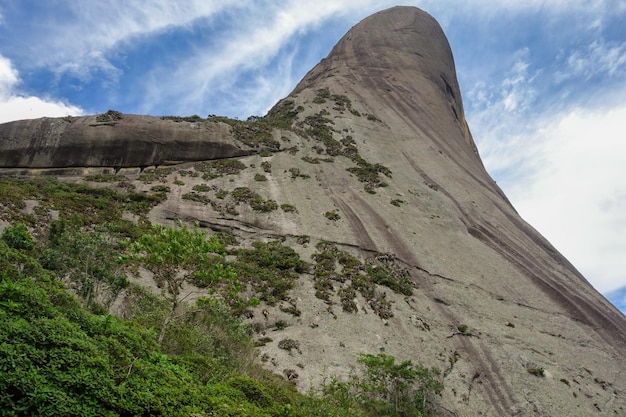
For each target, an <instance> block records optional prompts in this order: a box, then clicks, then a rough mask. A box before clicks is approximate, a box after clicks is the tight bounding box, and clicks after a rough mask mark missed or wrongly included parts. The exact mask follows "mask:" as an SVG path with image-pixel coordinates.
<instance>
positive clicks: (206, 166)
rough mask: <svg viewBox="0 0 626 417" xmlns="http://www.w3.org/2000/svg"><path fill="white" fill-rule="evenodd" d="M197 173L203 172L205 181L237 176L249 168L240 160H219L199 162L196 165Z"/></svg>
mask: <svg viewBox="0 0 626 417" xmlns="http://www.w3.org/2000/svg"><path fill="white" fill-rule="evenodd" d="M194 168H195V169H196V171H199V172H202V173H203V174H202V179H204V180H205V181H209V180H212V179H214V178H218V177H221V176H223V175H236V174H239V173H240V172H241V171H243V170H244V169H246V168H247V166H246V165H245V164H244V163H243V162H241V161H239V160H238V159H217V160H214V161H207V162H198V163H196V164H195V165H194Z"/></svg>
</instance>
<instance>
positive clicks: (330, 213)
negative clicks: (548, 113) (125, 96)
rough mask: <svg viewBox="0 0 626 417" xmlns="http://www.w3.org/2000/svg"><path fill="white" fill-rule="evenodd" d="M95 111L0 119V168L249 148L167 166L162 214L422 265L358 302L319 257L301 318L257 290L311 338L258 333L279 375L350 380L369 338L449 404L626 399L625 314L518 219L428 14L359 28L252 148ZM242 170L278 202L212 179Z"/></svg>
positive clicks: (457, 412) (546, 410)
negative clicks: (220, 163)
mask: <svg viewBox="0 0 626 417" xmlns="http://www.w3.org/2000/svg"><path fill="white" fill-rule="evenodd" d="M94 122H95V119H94V118H93V117H91V118H89V117H87V118H79V119H74V120H72V122H71V123H69V122H64V121H62V120H60V119H54V120H51V119H41V120H37V121H21V122H14V123H9V124H5V125H3V126H0V138H1V140H2V142H1V143H0V148H1V149H2V151H1V153H0V159H1V161H2V163H1V165H3V166H5V167H6V166H12V167H63V166H77V165H80V164H84V165H87V166H89V165H91V166H100V167H102V166H107V165H108V166H110V167H114V166H118V167H119V166H137V167H139V166H148V165H154V164H156V163H163V162H164V161H166V160H170V161H189V160H205V159H213V158H224V157H239V158H238V159H239V160H240V161H241V162H242V163H244V164H245V166H246V167H247V168H246V169H243V170H241V171H240V172H239V173H237V174H234V175H227V176H222V177H217V178H208V179H207V178H205V179H204V180H203V179H202V178H201V177H200V176H193V175H187V174H185V175H186V176H185V178H184V181H183V182H184V185H178V186H176V185H172V184H174V182H173V181H174V180H176V179H179V178H181V177H180V173H182V172H187V173H189V172H194V171H199V170H201V169H200V167H201V166H200V165H193V164H187V165H180V166H178V165H174V166H173V167H172V168H173V170H172V171H171V172H169V173H167V175H166V176H165V178H166V180H167V181H169V184H170V185H172V188H173V191H171V192H170V194H169V196H168V200H167V201H166V202H164V203H162V204H160V205H159V206H157V207H156V208H155V209H153V211H152V213H151V217H152V220H153V221H157V222H162V223H168V222H171V221H173V220H177V219H182V220H187V221H197V222H198V223H199V224H200V225H202V226H204V227H208V228H211V229H214V230H229V231H232V232H233V233H235V234H236V235H237V236H238V237H239V238H240V239H242V240H243V241H247V242H251V241H254V240H259V239H264V240H268V239H275V238H280V239H282V240H283V241H284V242H285V243H284V244H289V245H292V247H293V248H294V249H296V250H298V251H299V252H300V253H301V255H302V256H303V257H304V258H307V259H309V260H311V262H312V263H315V256H314V254H315V253H316V252H315V251H316V249H315V246H316V244H318V243H319V242H326V244H327V245H330V246H332V247H333V248H334V250H338V251H341V252H342V253H345V254H349V255H350V256H353V257H355V258H357V259H359V260H360V261H361V262H362V263H363V265H370V266H372V267H374V266H376V265H386V266H387V267H388V270H390V271H393V273H394V274H395V275H396V276H397V277H400V278H407V279H408V280H409V281H410V282H411V285H412V289H411V290H409V291H407V290H406V288H404V289H403V290H401V291H394V290H393V289H389V288H386V287H384V286H380V287H378V290H379V292H378V294H379V295H380V296H379V297H378V298H376V297H371V296H367V295H364V294H363V293H362V292H361V293H360V292H359V291H358V290H357V291H354V293H353V295H352V296H351V297H352V298H351V299H350V298H349V297H348V298H349V299H348V300H347V303H348V306H349V307H348V308H346V304H345V303H346V300H345V297H343V295H344V294H345V293H346V291H347V290H349V289H350V288H352V290H354V287H350V285H349V284H350V282H351V281H350V280H351V278H350V276H349V275H345V276H344V277H343V279H344V280H343V281H342V280H341V279H336V280H334V281H333V280H332V279H331V280H330V281H329V282H330V288H327V290H328V293H327V294H325V295H324V294H320V292H323V288H322V287H323V285H322V284H321V283H320V281H316V279H317V278H316V275H315V273H314V272H310V273H303V274H301V277H300V280H299V285H298V287H297V288H295V289H294V290H292V291H291V293H290V303H291V305H292V306H294V307H297V309H298V310H299V311H300V312H301V314H300V315H298V316H296V315H291V314H289V313H287V312H286V311H287V310H288V309H287V308H284V307H285V306H287V303H286V302H285V303H283V305H280V304H279V305H277V306H274V307H272V306H261V307H259V308H264V309H265V311H264V312H263V313H264V314H260V310H259V311H258V312H257V314H256V315H255V318H252V319H251V320H252V321H253V322H259V323H263V322H264V320H265V321H267V320H268V317H269V318H270V320H279V319H280V320H282V321H283V322H284V323H286V324H287V326H286V327H284V328H280V329H279V330H277V331H276V333H272V334H271V335H272V337H273V338H274V339H276V341H277V340H279V339H281V338H282V339H291V340H297V341H298V343H299V345H298V346H299V349H298V350H299V352H293V351H287V350H285V349H280V347H279V346H277V344H276V342H274V343H271V344H267V345H265V346H263V347H260V348H259V349H260V351H261V355H262V357H263V358H270V359H271V360H268V361H267V362H266V364H267V366H268V367H269V368H270V369H273V370H275V371H276V372H278V373H280V372H281V371H282V370H283V369H296V368H297V367H299V368H298V371H297V373H298V374H299V377H298V380H297V381H296V383H297V385H298V387H299V388H300V389H302V390H307V389H308V388H309V387H311V386H315V385H316V384H318V383H319V382H320V381H321V378H322V376H323V375H332V374H334V375H339V376H340V377H347V375H348V374H349V372H350V369H351V366H352V365H353V364H354V360H355V357H356V356H357V355H358V354H359V353H374V354H375V353H379V352H386V353H388V354H391V355H394V356H395V357H397V358H399V359H411V360H414V361H417V362H421V363H424V364H427V365H428V366H437V367H439V368H440V369H442V370H443V374H442V378H443V381H444V384H445V387H446V388H445V390H444V391H443V392H442V394H441V396H440V397H438V398H436V399H435V401H434V403H435V408H434V410H435V412H436V413H437V414H438V415H442V416H476V415H484V416H507V415H511V416H513V415H515V416H535V415H537V416H539V415H541V416H590V415H626V318H625V317H624V316H623V315H622V314H621V313H620V312H619V311H617V310H616V309H615V308H614V307H613V306H612V305H611V304H610V303H609V302H608V301H607V300H606V299H604V298H603V297H602V296H601V295H600V294H599V293H598V292H596V291H595V290H594V289H593V288H592V287H591V285H590V284H589V283H588V282H587V281H586V280H585V278H584V277H583V276H581V274H580V273H579V272H578V271H576V269H575V268H574V267H573V266H572V265H571V264H570V263H569V262H568V261H567V260H566V259H565V258H564V257H563V256H562V255H561V254H560V253H558V251H556V250H555V249H554V248H553V247H552V246H551V245H550V243H549V242H547V241H546V240H545V239H544V238H543V237H542V236H541V235H540V234H539V233H538V232H537V231H535V230H534V229H533V228H532V227H531V226H529V225H528V224H527V223H525V222H524V221H523V220H522V219H521V218H520V216H519V215H518V214H517V213H516V211H515V209H514V208H513V207H512V206H511V204H510V203H509V201H508V200H507V199H506V197H505V196H504V194H503V193H502V191H501V190H500V189H499V188H498V186H497V185H496V184H495V182H494V181H493V180H492V179H491V178H490V176H489V175H488V173H487V172H486V171H485V169H484V167H483V165H482V162H481V160H480V157H479V155H478V153H477V151H476V147H475V145H474V142H473V139H472V135H471V134H470V131H469V128H468V126H467V123H466V121H465V118H464V111H463V104H462V100H461V93H460V90H459V86H458V83H457V80H456V74H455V69H454V62H453V58H452V53H451V51H450V47H449V45H448V43H447V40H446V38H445V35H444V34H443V32H442V30H441V28H440V27H439V25H438V24H437V22H436V21H435V20H434V19H433V18H432V17H431V16H429V15H428V14H426V13H425V12H423V11H421V10H419V9H416V8H411V7H395V8H392V9H388V10H385V11H382V12H379V13H377V14H375V15H373V16H371V17H369V18H367V19H365V20H363V21H362V22H360V23H359V24H357V25H356V26H355V27H353V28H352V29H351V30H350V31H349V32H348V33H347V34H346V35H345V36H344V37H343V38H342V39H341V40H340V41H339V43H338V44H337V45H336V46H335V47H334V48H333V50H332V51H331V52H330V54H329V55H328V57H327V58H325V59H324V60H322V62H320V63H319V64H318V65H317V66H316V67H315V68H313V69H312V70H311V71H310V72H309V73H308V74H307V75H306V76H305V77H304V79H303V80H302V81H301V82H300V83H299V84H298V85H297V87H296V88H295V89H294V91H293V92H292V93H291V94H290V95H289V96H288V97H287V98H285V99H284V100H281V101H280V102H279V103H278V104H277V105H276V106H275V107H274V109H272V110H271V111H270V112H269V114H268V115H267V117H266V118H265V120H264V121H262V123H265V126H272V130H271V135H272V140H273V141H275V142H276V143H278V144H279V146H280V150H281V151H275V152H272V153H268V152H265V153H263V152H261V153H254V154H249V155H247V156H241V155H242V154H244V153H250V152H251V151H250V149H251V148H246V147H245V146H244V145H242V144H241V142H240V141H239V140H237V139H236V138H235V137H234V136H233V133H232V132H233V129H232V128H231V127H229V126H227V125H225V124H215V123H214V124H213V125H211V124H210V123H213V122H210V123H209V122H203V123H202V124H198V125H193V126H191V125H189V126H188V127H185V128H184V129H182V128H181V129H180V130H172V129H171V128H170V127H169V126H170V125H172V126H174V122H172V121H160V120H159V119H155V118H145V119H142V118H141V117H140V116H124V119H123V120H122V121H120V123H119V124H116V125H115V126H91V125H92V124H94ZM63 123H65V124H63ZM242 123H243V122H242ZM259 123H261V122H259ZM206 126H211V127H210V128H209V127H206ZM121 128H123V129H121ZM94 132H97V133H94ZM102 132H106V133H102ZM113 132H115V133H113ZM117 132H124V134H121V133H120V134H119V135H118V134H117ZM98 135H102V136H98ZM14 138H20V139H19V140H17V141H15V140H14ZM84 138H89V140H86V141H85V140H83V139H84ZM155 143H158V146H157V145H155ZM181 144H184V146H181ZM69 148H71V149H75V151H72V152H67V151H65V149H69ZM157 149H158V151H157ZM216 149H218V150H216ZM157 154H158V156H153V155H157ZM64 155H65V156H64ZM74 155H75V156H74ZM111 155H116V156H115V157H114V158H113V157H112V156H111ZM129 178H130V179H131V180H134V179H135V178H136V177H134V176H133V175H129ZM255 179H256V181H255ZM204 183H210V185H211V187H212V188H211V190H209V191H207V192H206V194H205V197H206V198H205V200H204V202H203V201H202V199H196V201H194V200H193V199H183V198H182V196H183V195H185V194H187V195H189V194H188V193H190V192H192V187H193V186H194V185H199V184H204ZM136 184H137V187H138V188H139V189H141V187H144V188H145V189H147V188H146V187H148V188H149V185H145V184H144V185H142V184H141V183H140V182H139V181H137V182H136ZM235 187H249V188H253V189H254V191H255V192H256V193H258V195H260V196H261V197H262V198H263V199H267V200H265V201H274V202H276V204H277V205H281V204H282V205H283V207H284V209H283V210H273V209H272V208H271V207H270V209H269V210H255V209H254V208H253V207H252V206H251V205H249V204H248V203H246V202H235V203H232V204H237V206H236V210H232V209H229V208H228V207H227V203H226V201H227V200H221V199H220V197H217V196H216V195H217V193H218V192H220V190H222V191H229V192H230V191H232V190H233V189H234V188H235ZM207 201H212V202H213V203H215V204H208V203H207ZM231 208H232V207H231ZM318 247H319V246H318ZM318 266H319V265H318ZM336 268H337V271H333V273H334V274H335V277H337V276H339V275H341V274H342V272H341V271H342V266H341V265H340V264H339V263H338V264H337V265H336ZM364 268H366V267H364ZM344 269H345V265H344ZM335 272H336V273H335ZM346 277H347V278H346ZM353 278H354V277H352V279H353ZM320 288H321V289H320ZM342 290H345V291H344V292H342ZM316 292H317V296H316ZM342 306H343V308H342ZM281 307H283V309H282V310H281ZM287 307H288V306H287ZM300 368H301V369H300Z"/></svg>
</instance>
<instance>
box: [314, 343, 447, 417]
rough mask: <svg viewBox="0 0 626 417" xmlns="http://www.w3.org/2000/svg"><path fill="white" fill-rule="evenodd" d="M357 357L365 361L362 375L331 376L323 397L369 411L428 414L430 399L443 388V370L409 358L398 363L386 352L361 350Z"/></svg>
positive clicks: (413, 416) (404, 416) (405, 415)
mask: <svg viewBox="0 0 626 417" xmlns="http://www.w3.org/2000/svg"><path fill="white" fill-rule="evenodd" d="M357 361H358V362H359V363H360V364H362V365H363V367H364V370H363V372H362V375H360V376H359V375H352V378H351V379H350V380H349V381H345V382H344V381H339V380H338V379H337V378H332V379H331V380H330V381H326V383H325V384H324V386H323V389H322V392H323V395H324V398H326V400H327V401H328V402H329V403H330V404H332V405H335V406H339V407H341V408H343V409H346V408H354V409H356V410H358V409H359V408H363V409H365V411H366V413H367V414H368V415H377V416H402V417H426V416H430V415H431V414H430V413H429V412H428V408H429V407H428V405H429V402H428V399H429V397H432V396H433V395H434V394H438V393H440V392H441V391H442V390H443V384H442V383H441V382H440V381H439V375H440V374H441V372H440V370H439V369H437V368H430V369H428V368H426V367H424V366H422V365H419V364H413V363H412V362H411V361H409V360H405V361H402V362H400V363H397V362H396V360H395V358H394V357H393V356H390V355H386V354H383V353H381V354H378V355H371V354H361V355H360V356H359V357H358V359H357Z"/></svg>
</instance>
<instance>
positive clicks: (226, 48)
mask: <svg viewBox="0 0 626 417" xmlns="http://www.w3.org/2000/svg"><path fill="white" fill-rule="evenodd" d="M361 7H363V2H360V1H356V0H351V1H344V2H342V3H337V2H336V1H330V0H326V1H319V2H316V3H315V4H313V3H311V4H308V3H307V4H303V3H301V2H299V1H295V0H293V1H291V2H288V3H282V4H280V5H279V6H276V5H275V6H269V5H268V6H265V7H264V8H263V10H253V11H252V12H250V11H248V12H246V13H242V14H241V15H240V16H238V22H237V25H236V26H235V27H232V28H231V29H230V32H229V33H227V34H222V35H221V37H222V38H223V39H224V42H223V43H221V44H220V45H219V49H210V48H202V49H196V50H194V52H193V53H191V54H190V55H189V58H188V59H186V60H184V61H180V62H178V63H177V66H176V68H175V69H174V71H172V69H171V68H155V69H154V70H153V71H152V72H151V74H149V75H148V77H147V78H146V89H147V90H148V91H149V93H148V96H149V97H150V99H149V100H146V103H148V104H147V106H149V105H150V103H159V102H162V101H164V100H174V101H180V102H181V104H182V106H181V107H183V108H196V109H197V108H202V107H203V105H205V102H206V101H207V98H208V97H210V96H211V94H213V96H215V95H216V92H223V93H224V94H232V90H233V88H234V87H235V84H236V83H237V82H240V81H241V79H239V78H238V77H237V76H238V75H241V74H244V73H246V72H250V73H254V72H255V71H256V70H257V69H259V68H263V67H264V66H265V65H267V64H268V63H269V62H271V61H272V60H278V61H279V62H278V63H277V64H276V67H277V68H278V69H279V70H278V71H279V72H278V74H282V76H277V74H269V75H268V74H263V75H255V74H252V75H251V76H252V77H255V79H254V80H253V81H252V82H251V83H252V84H255V83H256V84H257V85H258V86H260V87H261V88H265V91H267V92H268V93H270V96H269V97H268V96H261V95H259V94H256V93H255V94H254V96H255V97H256V98H257V101H255V102H250V100H251V99H253V97H248V98H247V99H244V98H243V94H248V93H249V92H250V91H249V90H247V91H241V92H240V97H239V98H235V100H236V101H239V100H240V101H248V105H247V109H248V110H252V112H253V113H259V110H261V108H262V109H263V110H265V109H266V107H267V103H272V104H273V103H274V102H275V101H276V100H278V99H279V98H281V97H283V96H285V95H286V94H287V93H288V92H289V90H290V89H291V88H293V86H294V83H293V80H292V79H291V77H290V76H289V75H290V74H289V73H287V72H285V71H284V70H282V69H284V68H291V67H292V65H293V57H294V54H293V51H285V50H281V48H284V47H285V45H286V44H288V42H289V41H290V39H292V38H293V37H294V36H297V35H299V34H302V33H304V32H306V31H308V30H309V29H311V28H312V27H315V26H316V25H318V24H320V23H321V22H323V21H324V20H325V19H328V18H331V17H333V18H338V17H340V16H344V15H346V14H347V13H349V12H350V11H354V10H357V9H359V8H361ZM251 28H252V29H251ZM320 36H323V34H321V35H320ZM335 41H336V40H335ZM279 52H280V55H279ZM281 68H282V69H281ZM166 78H167V80H168V81H167V84H168V87H169V88H168V89H167V90H164V89H162V88H161V86H162V85H163V84H164V82H163V81H161V82H159V81H157V80H164V79H166ZM267 80H272V83H273V87H271V88H269V87H268V86H267ZM143 110H144V111H146V112H150V111H151V109H150V107H146V108H144V109H143Z"/></svg>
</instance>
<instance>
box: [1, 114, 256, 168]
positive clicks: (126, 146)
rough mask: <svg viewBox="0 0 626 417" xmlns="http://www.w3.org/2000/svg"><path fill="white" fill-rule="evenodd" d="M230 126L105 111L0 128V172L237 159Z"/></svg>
mask: <svg viewBox="0 0 626 417" xmlns="http://www.w3.org/2000/svg"><path fill="white" fill-rule="evenodd" d="M249 153H250V151H249V150H247V149H246V148H245V147H243V148H242V147H241V145H240V144H237V143H236V142H235V141H234V140H233V138H232V135H231V132H230V127H229V126H228V125H227V124H225V123H217V122H202V123H191V122H186V121H182V122H176V121H174V120H169V119H164V118H159V117H152V116H137V115H122V114H120V113H118V112H116V111H108V112H107V113H104V114H102V115H98V116H82V117H63V118H60V117H59V118H41V119H32V120H18V121H15V122H9V123H4V124H1V125H0V167H7V168H19V167H22V168H68V167H86V166H96V167H115V168H121V167H146V166H151V165H162V164H166V163H172V162H181V161H189V160H198V159H216V158H228V157H234V156H242V155H246V154H249Z"/></svg>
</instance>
